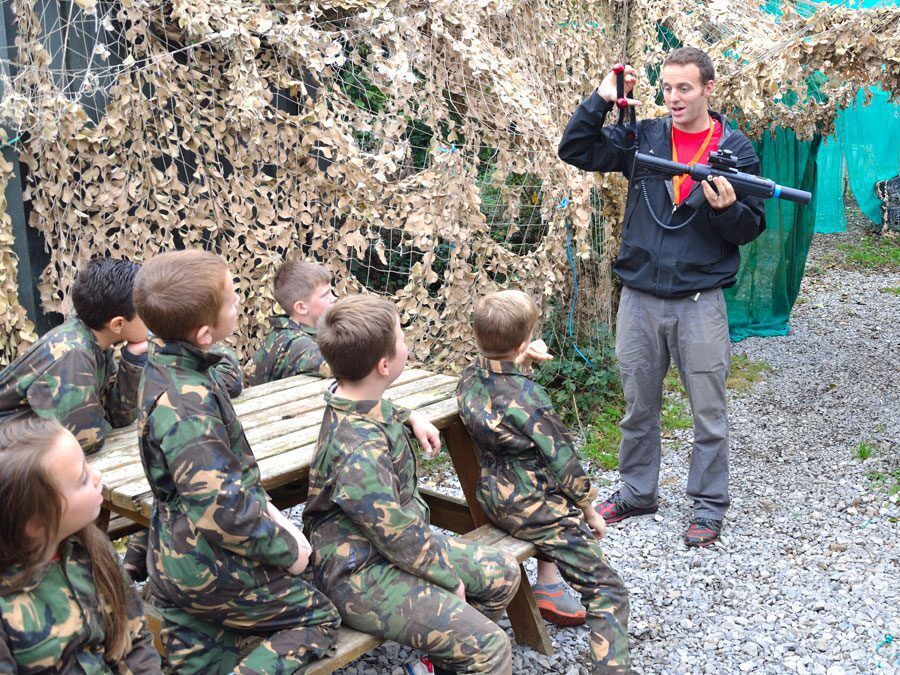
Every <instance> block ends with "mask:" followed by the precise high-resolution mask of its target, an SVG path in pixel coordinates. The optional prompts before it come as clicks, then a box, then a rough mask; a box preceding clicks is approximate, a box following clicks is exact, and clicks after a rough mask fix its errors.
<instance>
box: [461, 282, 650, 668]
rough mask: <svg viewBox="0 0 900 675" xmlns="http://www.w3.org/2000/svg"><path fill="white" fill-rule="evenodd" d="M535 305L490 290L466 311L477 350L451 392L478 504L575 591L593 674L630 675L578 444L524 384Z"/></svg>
mask: <svg viewBox="0 0 900 675" xmlns="http://www.w3.org/2000/svg"><path fill="white" fill-rule="evenodd" d="M536 322H537V307H536V306H535V304H534V302H533V301H532V300H531V298H529V297H528V296H527V295H526V294H525V293H523V292H521V291H513V290H508V291H500V292H498V293H491V294H489V295H487V296H485V297H484V298H482V299H481V301H480V302H479V303H478V304H477V306H476V307H475V311H474V313H473V315H472V323H473V328H474V332H475V340H476V341H477V343H478V347H479V349H480V351H481V356H479V357H478V358H477V359H476V360H475V361H474V362H473V363H472V364H470V365H469V366H467V367H466V368H465V370H463V372H462V375H461V376H460V379H459V384H458V386H457V389H456V397H457V401H458V402H459V415H460V417H461V418H462V420H463V423H464V424H465V426H466V428H467V429H468V430H469V433H471V434H472V438H473V439H474V441H475V444H476V445H477V446H478V448H479V449H480V450H481V475H480V477H479V480H478V501H479V503H480V504H481V506H482V507H483V508H484V511H485V513H486V514H487V516H488V518H490V519H491V521H492V522H493V523H494V524H495V525H497V526H498V527H500V528H502V529H504V530H506V531H507V532H509V533H510V534H512V535H513V536H515V537H518V538H519V539H524V540H526V541H530V542H532V543H533V544H534V545H535V546H536V547H537V548H538V550H540V551H541V553H543V554H544V555H545V556H547V557H548V558H550V559H551V560H553V561H554V562H555V563H556V564H557V566H558V567H559V570H560V572H561V573H562V576H563V579H565V580H566V581H567V582H568V583H569V584H570V585H571V586H572V587H573V588H574V589H575V590H576V591H579V592H580V593H581V601H582V604H583V605H584V608H585V610H586V615H587V616H586V622H587V624H588V626H589V627H590V630H591V637H590V650H591V660H592V661H593V672H594V673H604V674H605V673H628V672H633V671H631V660H630V656H629V650H628V591H627V590H626V589H625V586H624V584H623V583H622V580H621V579H620V578H619V576H618V575H617V574H616V572H615V571H614V570H613V569H612V568H611V567H610V566H609V564H608V563H607V561H606V557H605V556H604V555H603V551H602V550H601V548H600V544H599V543H598V542H597V539H599V538H600V537H602V536H603V534H604V532H605V530H606V525H605V523H604V522H603V519H602V518H601V517H600V516H599V515H598V514H597V512H596V511H595V510H594V508H593V500H594V499H595V497H596V496H597V491H596V488H594V487H592V486H591V483H590V480H589V479H588V477H587V476H586V475H585V472H584V468H583V467H582V466H581V462H580V461H579V459H578V456H577V454H576V453H575V447H574V443H573V442H572V438H571V437H570V436H569V433H568V431H567V430H566V428H565V426H564V425H563V423H562V420H561V419H560V418H559V416H558V415H557V414H556V412H555V411H554V409H553V404H552V402H551V401H550V397H549V396H548V395H547V392H546V391H544V389H543V387H541V386H540V385H539V384H537V383H536V382H535V381H533V380H532V379H530V377H529V374H530V366H531V362H532V361H534V360H547V359H548V358H549V355H548V354H547V348H546V346H545V345H544V343H543V341H541V340H537V341H535V342H531V333H532V331H533V330H534V327H535V325H536Z"/></svg>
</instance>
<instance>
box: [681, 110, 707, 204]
mask: <svg viewBox="0 0 900 675" xmlns="http://www.w3.org/2000/svg"><path fill="white" fill-rule="evenodd" d="M715 130H716V123H715V122H714V121H713V118H712V117H710V118H709V131H708V132H707V134H706V138H705V139H704V140H703V143H701V145H700V149H699V150H697V154H695V155H694V157H693V158H692V159H691V161H690V162H688V164H696V163H697V162H698V161H700V158H701V157H702V156H703V153H704V152H706V149H707V148H708V147H709V142H710V141H711V140H712V137H713V132H714V131H715ZM672 161H673V162H677V161H678V149H677V148H676V147H675V127H672ZM687 178H690V176H687V175H684V174H682V175H681V176H674V177H673V178H672V187H673V188H674V194H675V200H674V201H675V204H676V205H678V204H679V203H680V202H681V184H682V183H683V182H684V181H685V179H687Z"/></svg>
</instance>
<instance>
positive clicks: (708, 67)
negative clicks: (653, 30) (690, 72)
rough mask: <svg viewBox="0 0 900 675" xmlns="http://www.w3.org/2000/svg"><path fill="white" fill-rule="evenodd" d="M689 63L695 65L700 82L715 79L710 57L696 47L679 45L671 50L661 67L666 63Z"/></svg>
mask: <svg viewBox="0 0 900 675" xmlns="http://www.w3.org/2000/svg"><path fill="white" fill-rule="evenodd" d="M690 63H693V64H694V65H695V66H697V69H698V70H699V71H700V84H706V83H707V82H709V81H710V80H714V79H716V69H715V66H713V62H712V59H711V58H709V56H708V55H707V53H706V52H704V51H702V50H700V49H697V48H696V47H679V48H678V49H674V50H672V51H671V52H669V55H668V56H666V60H665V61H663V68H665V67H666V66H668V65H676V66H686V65H688V64H690Z"/></svg>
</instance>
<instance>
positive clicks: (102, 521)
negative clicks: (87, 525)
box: [94, 506, 110, 532]
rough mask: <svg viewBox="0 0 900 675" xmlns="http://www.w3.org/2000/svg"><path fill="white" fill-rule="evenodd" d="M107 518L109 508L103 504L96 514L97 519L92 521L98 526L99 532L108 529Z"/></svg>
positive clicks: (108, 516)
mask: <svg viewBox="0 0 900 675" xmlns="http://www.w3.org/2000/svg"><path fill="white" fill-rule="evenodd" d="M109 518H110V513H109V509H108V508H106V507H105V506H103V507H101V509H100V515H98V516H97V520H95V521H94V524H95V525H96V526H97V527H99V528H100V531H101V532H107V531H108V530H109Z"/></svg>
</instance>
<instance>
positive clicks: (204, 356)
mask: <svg viewBox="0 0 900 675" xmlns="http://www.w3.org/2000/svg"><path fill="white" fill-rule="evenodd" d="M149 348H150V354H151V355H152V356H153V358H154V360H155V361H158V362H161V363H163V364H173V365H174V364H177V365H179V366H181V367H184V368H189V369H191V370H205V369H207V368H211V367H213V366H214V365H216V364H217V363H219V362H220V361H221V360H222V359H224V358H225V355H224V354H221V353H216V352H214V351H206V350H205V349H201V348H200V347H197V346H195V345H193V344H191V343H190V342H186V341H184V340H163V339H162V338H158V337H154V338H152V339H151V340H150V345H149Z"/></svg>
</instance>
